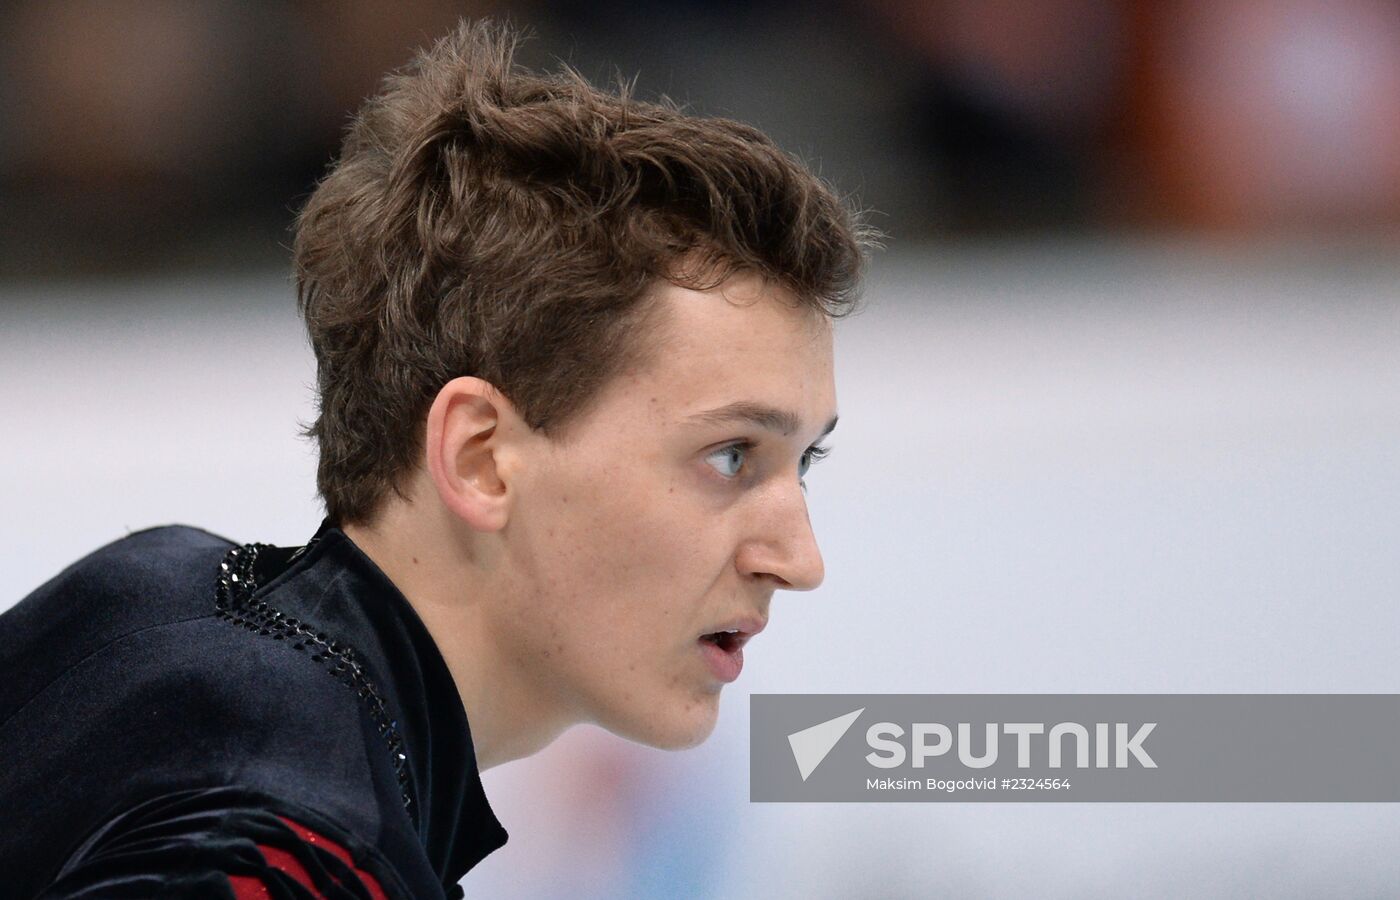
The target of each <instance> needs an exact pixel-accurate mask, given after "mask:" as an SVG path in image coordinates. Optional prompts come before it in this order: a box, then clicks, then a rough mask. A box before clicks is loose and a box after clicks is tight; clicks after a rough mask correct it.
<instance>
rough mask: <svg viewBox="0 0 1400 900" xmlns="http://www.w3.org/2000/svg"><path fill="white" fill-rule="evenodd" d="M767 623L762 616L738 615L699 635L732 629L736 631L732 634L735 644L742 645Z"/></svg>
mask: <svg viewBox="0 0 1400 900" xmlns="http://www.w3.org/2000/svg"><path fill="white" fill-rule="evenodd" d="M767 625H768V620H767V619H766V618H764V617H762V616H752V615H748V616H738V617H736V618H733V619H730V620H729V621H727V622H725V623H723V624H721V625H719V626H718V627H716V628H711V629H710V630H709V631H706V632H704V634H702V635H701V636H702V637H703V636H704V635H705V634H714V633H715V632H717V631H734V632H737V634H735V635H734V640H735V641H736V642H737V646H739V647H742V646H744V644H746V643H748V640H749V638H751V637H753V636H754V635H756V634H758V633H759V632H760V631H762V630H763V629H764V628H765V627H767Z"/></svg>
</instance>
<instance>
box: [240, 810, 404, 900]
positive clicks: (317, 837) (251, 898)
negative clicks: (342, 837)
mask: <svg viewBox="0 0 1400 900" xmlns="http://www.w3.org/2000/svg"><path fill="white" fill-rule="evenodd" d="M277 818H279V819H281V820H282V821H283V822H284V823H286V825H287V827H288V828H290V829H292V831H294V832H296V834H297V837H299V838H301V839H302V840H303V841H305V842H306V843H308V844H312V845H314V846H317V847H320V848H321V849H322V850H325V851H327V852H329V853H330V854H331V855H333V856H334V857H335V858H336V859H338V860H340V861H341V862H343V863H345V864H346V865H347V866H349V867H350V870H351V871H352V872H354V873H355V875H356V877H358V878H359V879H360V883H361V884H362V885H364V888H365V891H366V892H367V893H368V894H369V895H370V897H371V898H373V900H388V898H387V897H385V895H384V890H383V888H381V887H380V886H379V881H378V879H376V878H375V877H374V876H373V875H371V874H369V873H368V872H366V871H365V870H363V869H361V868H360V867H358V866H356V865H355V861H354V859H352V858H351V856H350V851H349V850H346V849H345V848H344V847H342V846H340V845H339V844H337V843H336V842H335V841H332V840H331V839H330V838H328V837H326V836H325V835H322V834H317V833H316V832H314V831H312V830H311V829H310V828H307V827H306V826H305V825H302V824H301V823H300V822H294V821H292V820H291V819H289V818H287V817H286V816H278V817H277ZM258 850H259V851H261V852H262V855H263V859H264V860H266V861H267V864H268V865H269V866H271V867H272V868H274V869H277V870H279V871H281V872H284V873H286V874H287V875H290V876H291V877H292V878H293V879H295V880H296V882H297V883H298V884H300V885H302V886H303V887H305V888H306V889H308V890H313V889H312V885H311V875H310V874H309V873H308V872H307V871H306V869H305V868H303V867H302V865H301V863H299V862H297V860H296V857H295V856H293V855H292V854H290V853H288V852H287V851H286V850H279V849H278V848H276V847H268V846H266V845H264V844H258ZM228 881H229V885H230V886H231V887H232V888H233V896H234V897H235V898H236V900H268V897H269V896H270V895H269V894H268V892H267V885H266V884H264V883H263V880H262V879H261V878H257V877H253V876H248V875H230V876H229V879H228ZM313 892H314V891H313ZM315 896H317V897H320V896H321V895H320V894H316V895H315Z"/></svg>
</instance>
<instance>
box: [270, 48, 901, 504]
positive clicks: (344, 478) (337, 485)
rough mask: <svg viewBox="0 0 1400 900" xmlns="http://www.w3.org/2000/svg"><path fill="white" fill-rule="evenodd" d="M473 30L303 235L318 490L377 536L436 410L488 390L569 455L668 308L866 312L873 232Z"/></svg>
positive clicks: (408, 75)
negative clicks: (659, 309) (463, 383)
mask: <svg viewBox="0 0 1400 900" xmlns="http://www.w3.org/2000/svg"><path fill="white" fill-rule="evenodd" d="M518 42H519V36H518V35H517V34H516V33H515V32H514V31H513V30H512V29H511V28H510V27H509V26H505V25H499V24H496V23H493V22H491V21H489V20H488V21H480V22H476V23H467V22H463V23H461V24H460V25H459V26H458V27H457V29H456V30H455V31H454V32H452V33H451V34H450V35H448V36H447V37H445V38H443V39H441V40H439V41H438V42H437V43H436V44H435V45H434V46H433V47H432V48H431V49H429V50H426V51H423V52H421V53H419V55H418V56H417V57H416V58H415V59H414V60H413V62H412V63H410V64H409V65H408V66H407V67H405V68H404V69H402V70H400V71H398V72H395V73H393V74H391V75H389V76H387V77H386V78H385V80H384V82H383V85H382V89H381V90H380V92H379V93H378V94H377V95H375V96H374V97H372V98H371V99H369V100H368V101H367V102H366V103H365V105H364V106H363V107H362V108H361V110H360V111H359V113H358V114H357V115H356V116H355V118H354V120H353V121H352V123H351V125H350V127H349V130H348V133H347V135H346V137H345V141H344V145H343V147H342V150H341V153H340V155H339V158H338V160H337V161H336V163H335V164H334V165H333V167H332V168H331V170H330V172H329V173H328V174H327V175H326V177H325V178H324V179H323V180H322V181H321V182H320V184H319V185H318V186H317V188H316V190H315V192H314V193H313V194H312V195H311V197H310V199H309V200H308V202H307V203H306V205H305V207H304V208H303V209H302V210H301V212H300V214H299V216H298V218H297V221H296V226H295V228H296V236H295V241H294V248H293V249H294V257H295V275H296V280H297V306H298V309H299V311H300V313H301V315H302V317H303V318H304V319H305V322H306V327H307V330H308V334H309V337H310V340H311V345H312V348H313V350H314V352H315V356H316V373H317V391H318V400H319V402H318V412H317V417H316V419H315V421H314V422H313V423H312V424H311V425H309V426H305V425H304V426H303V434H304V435H305V436H307V437H311V438H314V439H315V440H316V442H317V444H318V447H319V450H320V459H319V464H318V467H317V475H316V482H317V489H318V491H319V493H320V494H321V496H322V498H323V499H324V501H325V504H326V514H327V516H328V517H329V518H330V519H331V520H332V521H333V522H335V523H337V524H339V525H342V526H343V525H347V524H351V523H368V522H369V521H371V520H372V518H373V517H374V516H375V515H376V513H377V510H378V508H379V506H380V505H381V503H382V502H383V501H384V500H385V499H386V498H387V496H388V494H389V492H390V491H393V492H395V493H398V494H399V495H400V496H403V482H404V481H405V479H406V477H407V476H408V475H409V474H411V473H412V471H413V470H414V468H415V466H416V464H417V460H418V457H419V456H420V455H421V453H422V447H423V443H422V442H423V438H424V435H423V421H424V418H425V417H426V414H427V411H428V408H429V407H430V406H431V404H432V401H433V399H434V397H435V396H436V395H437V392H438V391H439V390H440V389H441V388H442V386H443V385H444V384H446V383H447V382H448V381H450V380H452V379H453V378H455V377H458V376H461V375H474V376H477V377H479V378H482V379H484V380H485V381H487V382H489V383H490V384H491V385H492V386H493V387H495V388H496V389H497V390H499V391H500V392H501V393H502V394H503V395H505V396H506V397H507V398H508V399H509V400H510V402H511V403H512V404H513V405H514V406H515V408H516V409H517V410H518V412H519V413H520V415H521V416H522V418H524V420H525V421H526V422H527V423H528V424H529V425H530V426H531V427H532V428H535V429H539V430H542V431H543V433H545V434H547V435H550V436H558V435H561V434H562V433H563V432H564V431H565V429H566V428H567V426H568V425H570V424H571V423H572V422H574V421H575V420H576V419H577V418H578V417H579V416H580V415H581V414H582V413H583V412H584V411H585V410H586V409H587V408H588V403H589V401H590V400H591V399H592V398H593V397H594V396H596V394H597V393H598V391H599V389H600V388H601V387H602V386H603V385H604V384H605V383H606V382H607V381H608V379H609V378H611V377H612V376H613V375H614V374H616V373H617V372H618V371H620V370H621V369H623V368H625V367H628V366H632V365H638V364H642V363H644V362H645V361H646V360H647V359H648V354H647V350H648V344H647V342H646V340H645V337H646V334H647V332H648V331H649V330H650V327H651V324H652V323H651V316H650V315H649V313H650V312H651V306H650V305H649V304H648V303H646V302H645V301H646V299H647V297H648V296H649V293H650V289H651V288H652V287H653V286H654V285H655V284H657V283H658V281H659V280H660V279H666V280H669V281H671V282H674V283H676V284H680V285H682V286H685V287H691V288H694V289H697V290H706V289H709V288H712V287H714V286H716V285H718V284H721V283H722V282H723V281H724V280H725V279H726V278H728V277H729V276H731V275H733V274H736V273H738V272H740V271H743V272H754V273H757V274H759V275H761V276H762V277H763V278H765V279H769V280H771V281H774V282H776V283H778V284H780V285H781V286H783V287H784V288H786V289H787V290H788V291H789V292H790V293H791V295H792V296H793V297H795V298H797V300H798V302H800V303H802V304H805V305H807V306H809V307H811V308H813V309H815V310H818V311H820V312H822V313H824V314H826V315H827V316H830V317H832V318H839V317H841V316H844V315H846V314H848V313H849V312H851V311H852V310H853V309H854V308H855V306H856V304H857V296H858V295H857V292H858V287H859V279H860V275H861V272H862V269H863V266H864V262H865V258H866V254H867V251H868V249H869V247H870V246H872V245H873V244H874V241H875V237H876V235H875V232H874V230H873V229H871V228H869V226H867V225H865V224H864V223H863V222H862V221H861V217H860V215H859V214H858V213H857V212H855V211H854V210H852V209H851V208H849V207H848V206H847V205H846V204H845V203H844V202H843V201H842V200H841V199H840V198H838V197H837V196H836V195H835V194H834V193H833V191H832V190H831V189H830V188H829V187H828V186H827V185H826V184H824V183H823V182H822V181H821V180H820V179H819V178H817V177H816V176H815V175H813V174H812V173H811V172H810V171H809V170H808V169H807V168H806V167H805V166H803V165H802V164H801V163H800V162H798V161H797V160H795V159H794V158H793V157H791V156H789V155H787V154H786V153H784V152H783V151H781V150H780V149H778V148H777V147H776V146H775V145H774V144H773V142H772V141H771V140H769V139H768V138H767V137H766V136H764V135H763V134H762V133H761V132H759V131H758V130H756V129H754V128H752V127H750V126H747V125H744V124H741V123H739V122H735V121H731V120H728V119H719V118H701V117H698V116H694V115H690V114H687V113H685V112H683V111H682V110H681V109H679V108H678V107H676V106H675V105H674V104H673V103H671V102H670V101H667V100H662V101H659V102H642V101H639V100H637V99H635V98H634V97H632V96H631V91H630V90H629V88H628V87H627V85H626V84H619V85H618V86H617V87H616V88H615V89H613V90H611V91H604V90H600V89H598V88H595V87H593V86H592V85H590V84H589V83H588V82H587V81H586V80H585V79H584V78H583V77H582V76H581V75H579V74H578V73H577V72H576V71H575V70H573V69H572V68H569V67H567V66H564V67H562V69H561V70H560V71H559V72H557V73H551V74H538V73H534V72H530V71H527V70H525V69H523V68H521V67H520V66H518V65H517V64H516V63H515V62H514V53H515V48H516V45H517V44H518Z"/></svg>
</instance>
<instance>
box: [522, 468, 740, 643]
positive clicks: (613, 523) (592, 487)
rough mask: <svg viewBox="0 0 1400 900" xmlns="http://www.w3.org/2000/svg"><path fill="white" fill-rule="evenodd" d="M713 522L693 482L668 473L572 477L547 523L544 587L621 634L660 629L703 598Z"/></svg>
mask: <svg viewBox="0 0 1400 900" xmlns="http://www.w3.org/2000/svg"><path fill="white" fill-rule="evenodd" d="M716 524H717V522H716V519H715V517H714V515H713V514H712V513H710V512H707V511H706V510H705V509H704V508H703V507H702V505H701V504H700V503H698V502H697V500H696V498H695V497H694V496H693V489H691V494H687V493H686V488H685V487H684V486H682V485H679V484H676V483H675V482H674V480H673V479H667V478H664V477H652V478H634V479H628V480H625V481H624V480H622V479H600V480H599V481H598V482H597V483H596V484H576V485H575V486H574V490H573V491H571V492H568V493H561V494H560V495H559V498H558V503H557V504H556V506H555V509H554V521H553V522H552V523H546V527H547V529H550V530H552V531H553V533H554V534H555V538H554V539H555V540H556V541H557V542H558V546H557V547H556V548H555V550H556V555H554V556H553V561H554V564H553V565H552V566H551V569H552V570H553V571H551V572H550V573H549V575H550V581H551V582H552V584H553V585H554V590H553V591H551V593H555V595H556V596H558V597H560V598H561V600H562V602H563V603H564V604H566V608H568V609H570V610H572V611H574V613H576V614H577V615H578V616H579V617H586V618H589V619H591V620H593V621H595V622H597V623H599V624H605V625H607V626H608V627H610V628H613V629H616V630H618V631H621V632H624V633H628V634H634V635H635V634H636V633H637V632H638V631H645V630H648V629H651V628H658V627H660V628H664V627H665V623H666V622H667V620H674V619H675V618H676V617H678V616H680V615H683V614H684V613H685V612H686V611H687V609H688V608H690V607H694V606H696V605H698V604H700V603H702V602H703V600H702V598H703V595H704V593H705V592H706V591H708V590H710V588H711V586H712V585H713V583H714V581H715V579H716V578H717V577H718V576H719V574H720V569H721V567H722V565H723V559H722V558H721V557H723V553H722V552H721V551H722V549H723V548H722V547H721V546H720V544H721V543H722V541H720V540H718V533H717V529H716ZM692 615H693V613H692ZM682 624H685V625H687V626H688V625H689V623H688V622H683V623H682Z"/></svg>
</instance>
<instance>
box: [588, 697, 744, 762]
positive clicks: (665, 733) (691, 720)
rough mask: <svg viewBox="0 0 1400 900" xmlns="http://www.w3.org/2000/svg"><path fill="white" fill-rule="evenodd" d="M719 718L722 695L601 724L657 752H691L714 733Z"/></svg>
mask: <svg viewBox="0 0 1400 900" xmlns="http://www.w3.org/2000/svg"><path fill="white" fill-rule="evenodd" d="M718 719H719V695H718V694H715V695H713V697H711V698H694V699H691V700H688V701H684V702H679V703H675V704H674V705H672V706H671V707H669V708H668V707H664V706H662V707H653V708H652V710H651V711H648V712H640V713H631V714H629V715H627V716H625V717H618V718H617V719H616V720H614V721H611V722H604V723H601V724H602V726H603V727H604V728H606V729H607V730H608V731H610V732H612V733H613V734H615V735H617V736H618V737H620V738H625V739H627V740H629V741H633V742H635V743H638V744H642V745H643V746H647V747H652V748H655V749H657V750H689V749H690V748H692V747H698V746H699V745H700V744H703V743H704V742H705V741H706V739H708V738H709V736H710V735H711V734H713V733H714V730H715V723H716V722H717V721H718Z"/></svg>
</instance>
